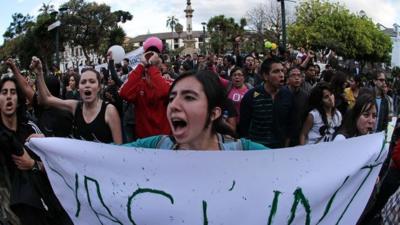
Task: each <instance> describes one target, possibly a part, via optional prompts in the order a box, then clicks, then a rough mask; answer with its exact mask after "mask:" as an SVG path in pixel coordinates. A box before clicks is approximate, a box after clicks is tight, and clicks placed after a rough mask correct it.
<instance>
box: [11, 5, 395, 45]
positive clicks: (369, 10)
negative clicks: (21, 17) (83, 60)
mask: <svg viewBox="0 0 400 225" xmlns="http://www.w3.org/2000/svg"><path fill="white" fill-rule="evenodd" d="M18 1H24V0H18ZM270 1H275V0H270ZM329 1H331V2H337V1H338V0H329ZM390 1H391V2H390ZM63 2H66V0H51V2H50V3H51V4H54V5H55V9H58V7H59V6H60V5H61V3H63ZM96 2H98V3H105V4H107V5H110V6H111V10H112V11H115V10H125V11H129V12H130V13H131V14H132V15H133V19H132V20H131V21H128V22H126V23H125V24H121V26H122V27H123V28H124V30H125V32H126V33H127V35H128V36H130V37H134V36H137V35H140V34H146V33H147V32H148V31H149V32H151V33H157V32H168V31H169V29H168V28H167V27H166V20H167V18H168V17H169V16H175V17H176V18H178V19H179V22H180V23H181V24H182V25H183V26H184V28H185V29H186V18H185V13H184V12H183V10H184V9H185V8H186V1H183V0H96ZM297 2H299V0H298V1H297ZM339 2H341V3H343V4H345V6H346V7H348V8H349V9H350V11H352V12H354V13H357V12H359V11H360V10H364V11H365V12H366V14H367V16H368V17H371V18H372V19H373V21H374V22H377V23H378V22H379V23H381V24H383V25H385V26H387V27H392V25H393V23H395V22H397V23H400V21H399V18H400V16H399V15H400V1H399V0H339ZM191 3H192V8H193V9H194V10H195V11H194V13H193V29H194V30H202V25H201V23H202V22H207V21H208V20H209V19H210V18H211V17H213V16H217V15H221V14H223V15H225V16H226V17H233V18H235V20H236V21H239V19H240V18H241V17H244V16H245V14H246V12H247V11H248V10H249V9H251V8H254V7H256V6H258V5H259V4H260V3H264V2H262V1H260V0H230V1H227V0H202V1H198V0H192V1H191ZM286 5H287V9H293V8H294V6H295V3H292V2H290V1H287V2H286ZM41 6H42V4H40V5H38V6H37V7H34V8H33V9H32V10H31V13H30V14H31V15H37V14H38V10H39V8H40V7H41Z"/></svg>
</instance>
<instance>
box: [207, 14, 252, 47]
mask: <svg viewBox="0 0 400 225" xmlns="http://www.w3.org/2000/svg"><path fill="white" fill-rule="evenodd" d="M246 25H247V23H246V19H244V18H241V19H240V22H239V24H238V23H236V22H235V20H234V19H233V18H232V17H230V18H226V17H225V16H224V15H219V16H214V17H212V18H211V19H210V20H209V21H208V23H207V30H208V33H209V34H210V45H211V48H212V50H213V52H215V53H223V52H224V51H225V50H226V49H233V48H234V46H235V44H234V43H235V38H236V37H238V36H242V35H243V33H244V27H245V26H246Z"/></svg>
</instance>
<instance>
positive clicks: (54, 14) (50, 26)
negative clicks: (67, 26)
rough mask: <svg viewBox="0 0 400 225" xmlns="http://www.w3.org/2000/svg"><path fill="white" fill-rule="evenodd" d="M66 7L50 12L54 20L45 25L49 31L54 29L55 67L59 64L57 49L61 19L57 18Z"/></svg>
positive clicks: (58, 51)
mask: <svg viewBox="0 0 400 225" xmlns="http://www.w3.org/2000/svg"><path fill="white" fill-rule="evenodd" d="M65 10H67V8H59V9H58V11H54V12H52V13H51V14H52V15H53V16H54V17H56V19H57V20H56V21H55V22H54V23H52V24H50V25H49V26H48V27H47V31H51V30H53V29H56V30H55V31H56V37H55V39H56V40H55V49H56V64H57V67H59V66H60V50H59V40H60V26H61V21H60V20H59V12H60V13H63V12H64V11H65Z"/></svg>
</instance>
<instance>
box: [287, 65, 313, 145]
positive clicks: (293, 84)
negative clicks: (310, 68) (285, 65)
mask: <svg viewBox="0 0 400 225" xmlns="http://www.w3.org/2000/svg"><path fill="white" fill-rule="evenodd" d="M303 82H304V74H303V73H302V72H301V68H300V67H299V66H293V67H291V68H289V70H288V80H287V86H285V88H287V89H288V90H289V91H290V92H291V93H292V95H293V113H292V116H293V118H292V121H293V123H292V126H291V130H292V136H291V137H290V144H289V146H296V145H299V144H300V143H299V136H300V132H301V128H302V126H303V119H304V118H303V117H304V115H305V114H306V111H307V107H308V94H307V93H306V92H305V91H304V90H302V89H301V85H302V84H303Z"/></svg>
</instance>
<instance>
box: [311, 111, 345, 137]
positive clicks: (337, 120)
mask: <svg viewBox="0 0 400 225" xmlns="http://www.w3.org/2000/svg"><path fill="white" fill-rule="evenodd" d="M309 113H310V114H311V115H312V116H313V121H314V123H313V126H312V128H311V129H310V131H309V132H308V140H307V142H306V144H317V143H319V142H329V141H332V138H333V134H334V133H335V131H336V130H337V129H338V128H339V126H340V125H341V124H342V114H341V113H340V112H339V110H335V113H334V115H333V116H332V119H328V127H326V126H325V124H324V122H323V120H322V117H321V115H320V114H319V112H318V110H316V109H313V110H311V111H310V112H309Z"/></svg>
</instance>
